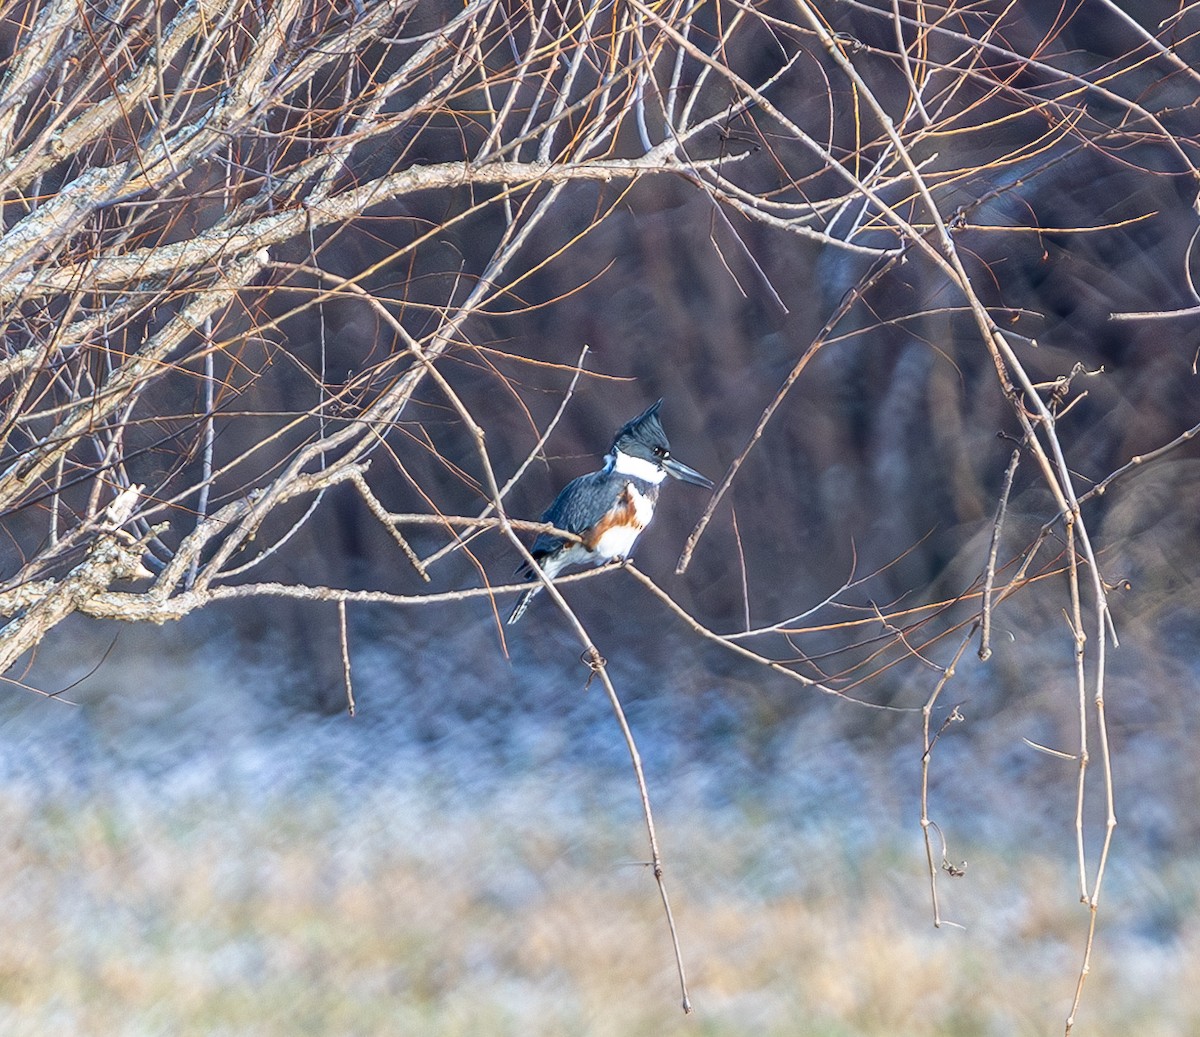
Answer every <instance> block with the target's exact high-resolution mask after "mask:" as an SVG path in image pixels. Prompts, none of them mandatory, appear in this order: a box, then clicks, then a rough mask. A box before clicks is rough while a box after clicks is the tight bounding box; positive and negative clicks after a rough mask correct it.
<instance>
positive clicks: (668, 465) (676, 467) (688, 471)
mask: <svg viewBox="0 0 1200 1037" xmlns="http://www.w3.org/2000/svg"><path fill="white" fill-rule="evenodd" d="M663 468H664V469H665V470H666V473H667V475H669V476H671V478H673V479H680V480H682V481H683V482H690V483H694V484H695V485H697V486H703V487H704V488H705V489H709V490H711V489H712V488H713V483H712V480H711V479H706V478H705V477H704V476H703V475H701V474H700V473H699V472H697V471H696V470H695V469H694V468H689V467H688V466H687V465H685V464H683V463H682V462H680V461H676V460H675V458H673V457H668V458H667V459H666V460H665V461H664V462H663Z"/></svg>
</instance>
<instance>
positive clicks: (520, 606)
mask: <svg viewBox="0 0 1200 1037" xmlns="http://www.w3.org/2000/svg"><path fill="white" fill-rule="evenodd" d="M541 589H542V585H541V584H540V583H539V584H536V585H535V586H533V587H530V588H529V590H527V591H526V592H525V593H524V594H522V595H521V596H520V597H519V598H517V604H516V605H515V606H514V607H513V610H512V615H510V616H509V617H508V622H509V625H512V624H513V623H515V622H516V621H517V620H518V619H520V618H521V617H522V616H523V615H525V610H526V609H527V608H529V603H530V602H531V601H533V599H534V598H535V597H536V596H537V594H538V593H539V592H540V591H541Z"/></svg>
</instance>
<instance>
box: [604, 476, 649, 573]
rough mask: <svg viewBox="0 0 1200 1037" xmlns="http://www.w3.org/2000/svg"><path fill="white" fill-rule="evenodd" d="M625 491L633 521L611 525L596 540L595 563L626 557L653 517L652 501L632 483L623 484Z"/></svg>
mask: <svg viewBox="0 0 1200 1037" xmlns="http://www.w3.org/2000/svg"><path fill="white" fill-rule="evenodd" d="M625 493H626V494H628V496H629V500H630V501H631V502H632V504H633V514H634V521H633V522H632V523H626V524H623V525H620V526H612V527H611V528H609V529H606V530H605V531H604V534H603V535H602V536H601V537H600V539H599V540H597V541H596V549H595V554H596V556H597V557H596V560H595V564H597V565H602V564H604V563H605V562H611V561H612V560H613V559H614V558H628V557H629V554H630V552H631V551H632V550H633V544H634V541H636V540H637V538H638V536H639V535H640V534H641V532H642V530H643V529H645V528H646V526H648V525H649V524H650V520H651V519H652V518H653V517H654V501H653V500H652V499H651V498H649V497H647V496H646V495H645V494H644V493H642V492H641V491H640V490H638V488H637V486H635V485H634V484H633V483H626V484H625Z"/></svg>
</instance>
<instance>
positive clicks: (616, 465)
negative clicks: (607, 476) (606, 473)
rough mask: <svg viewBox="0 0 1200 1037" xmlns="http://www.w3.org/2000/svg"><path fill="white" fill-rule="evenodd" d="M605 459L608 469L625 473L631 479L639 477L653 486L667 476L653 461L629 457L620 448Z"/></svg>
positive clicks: (619, 473)
mask: <svg viewBox="0 0 1200 1037" xmlns="http://www.w3.org/2000/svg"><path fill="white" fill-rule="evenodd" d="M605 460H606V461H607V462H608V467H609V469H610V470H612V471H614V472H616V473H617V474H618V475H627V476H629V477H630V478H631V479H640V480H641V481H642V482H648V483H652V484H653V485H655V486H657V485H658V484H659V483H660V482H662V481H663V480H664V479H665V478H666V477H667V473H666V472H665V471H664V470H663V469H662V468H660V467H659V466H658V465H656V464H655V463H654V462H653V461H646V460H643V459H642V458H640V457H631V456H630V455H629V454H626V453H624V452H623V451H620V450H615V451H613V452H612V453H611V454H609V455H608V457H607V458H605Z"/></svg>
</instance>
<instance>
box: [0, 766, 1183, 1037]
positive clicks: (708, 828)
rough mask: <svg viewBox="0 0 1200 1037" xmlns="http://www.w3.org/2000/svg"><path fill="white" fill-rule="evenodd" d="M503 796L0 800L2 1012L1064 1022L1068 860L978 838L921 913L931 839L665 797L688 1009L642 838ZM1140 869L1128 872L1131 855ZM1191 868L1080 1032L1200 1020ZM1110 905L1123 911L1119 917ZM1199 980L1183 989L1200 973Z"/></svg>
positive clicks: (949, 1031)
mask: <svg viewBox="0 0 1200 1037" xmlns="http://www.w3.org/2000/svg"><path fill="white" fill-rule="evenodd" d="M544 792H545V790H544V788H541V789H539V782H538V780H537V778H536V777H530V778H526V779H521V780H520V781H518V782H517V783H516V787H514V788H510V789H508V790H506V791H504V792H503V793H490V794H488V795H486V796H482V797H473V796H471V795H469V794H465V795H463V797H462V799H461V801H460V802H458V803H457V805H453V804H450V805H448V804H447V802H446V797H445V794H444V793H445V790H444V789H443V790H441V791H439V790H437V789H432V788H430V789H422V788H407V789H397V788H388V787H378V788H374V789H368V790H363V791H362V795H361V796H360V797H359V798H357V799H356V800H354V801H349V800H347V799H346V798H345V797H344V796H341V797H335V795H334V794H332V793H330V792H327V791H323V790H321V789H320V788H317V789H315V790H314V791H313V794H312V795H311V796H306V797H297V796H296V795H295V794H294V793H288V794H286V795H273V794H270V793H269V792H268V793H267V794H266V795H265V796H264V797H263V798H256V797H255V796H254V795H252V794H246V795H230V796H219V795H218V796H216V798H211V797H212V796H213V795H214V794H215V793H212V792H210V793H208V794H201V795H197V796H193V797H191V798H188V797H186V796H184V797H177V796H174V795H171V794H165V795H159V794H158V792H157V791H156V790H155V789H154V788H153V787H152V785H151V784H147V785H146V786H145V787H142V788H140V789H135V790H134V791H133V792H132V793H130V792H128V791H127V790H126V791H118V790H115V789H114V790H112V791H111V792H109V793H101V794H96V793H93V792H81V793H80V795H79V797H78V801H77V802H76V803H75V804H73V805H71V806H70V807H69V808H65V809H64V807H63V806H62V804H61V801H59V802H57V803H55V802H50V803H47V802H46V801H45V800H39V799H38V798H37V797H31V796H29V795H25V796H8V797H6V798H5V799H3V800H0V819H2V824H3V831H4V832H6V833H7V835H6V838H5V840H4V843H3V849H2V859H0V875H2V876H3V879H2V880H0V882H2V885H0V911H2V912H3V915H4V919H5V932H6V934H7V937H6V939H5V941H4V942H3V945H2V947H0V993H2V1002H3V1008H2V1009H0V1026H2V1027H3V1030H4V1032H5V1033H9V1034H44V1033H48V1032H55V1033H59V1034H97V1033H105V1034H158V1033H162V1034H221V1033H239V1034H246V1033H252V1034H263V1035H274V1034H280V1035H283V1034H288V1035H294V1034H305V1033H313V1034H401V1033H402V1034H478V1033H488V1034H521V1035H536V1034H564V1033H587V1034H594V1035H610V1034H611V1035H614V1037H615V1035H626V1034H663V1035H669V1034H675V1033H689V1034H696V1033H699V1034H705V1035H724V1034H731V1035H732V1034H747V1033H755V1034H789V1035H808V1034H811V1035H830V1037H832V1035H852V1034H862V1035H876V1034H878V1035H883V1034H888V1035H912V1037H923V1035H935V1034H945V1035H954V1037H969V1035H972V1034H980V1035H982V1034H1011V1035H1019V1034H1034V1033H1049V1032H1054V1031H1055V1030H1056V1029H1057V1028H1058V1025H1059V1020H1060V1018H1061V1016H1062V1015H1063V1013H1064V1011H1065V1008H1066V1005H1067V1003H1068V997H1069V993H1070V990H1069V988H1070V982H1071V973H1072V968H1073V967H1074V966H1075V965H1076V956H1077V951H1078V947H1077V945H1078V938H1077V937H1078V932H1079V921H1080V919H1079V917H1078V915H1077V913H1076V912H1075V911H1072V910H1070V903H1069V898H1068V897H1067V896H1066V895H1065V889H1064V888H1063V887H1064V883H1065V882H1066V881H1068V877H1067V876H1066V874H1065V873H1064V869H1063V868H1062V867H1061V862H1052V861H1049V860H1046V859H1044V858H1041V857H1039V856H1038V855H1036V854H1034V853H1029V854H1027V855H1023V856H1014V857H1013V858H1011V859H1008V860H999V859H996V858H991V859H987V858H981V859H979V860H975V861H973V862H972V865H971V869H970V871H969V873H968V876H967V878H965V879H963V880H961V882H958V883H955V884H954V886H953V888H952V890H951V891H950V894H949V900H950V902H951V911H952V912H954V913H955V917H957V918H958V919H959V920H961V921H963V922H965V923H966V924H967V928H966V929H965V930H962V931H960V930H954V929H945V930H942V931H934V930H932V929H931V928H930V926H929V925H928V921H927V915H928V908H927V905H926V903H925V900H924V897H925V891H924V882H923V876H922V874H921V870H922V861H921V857H920V854H919V851H918V849H917V846H916V845H915V844H914V845H913V846H911V847H906V848H905V850H904V852H902V853H897V852H892V851H889V850H887V849H886V848H877V849H875V850H872V851H870V852H868V853H865V854H864V853H856V852H853V851H851V850H849V849H848V848H846V847H845V846H844V845H841V844H839V841H838V840H837V839H836V838H830V837H826V836H825V835H822V834H820V833H810V834H807V835H803V836H802V835H799V834H797V832H796V831H795V830H794V829H789V827H788V826H787V825H786V824H785V823H784V822H783V821H782V820H781V819H779V818H774V819H772V818H767V817H762V816H760V817H752V816H750V815H749V814H748V813H747V812H745V811H738V812H732V811H730V810H723V811H719V812H718V811H711V812H707V813H704V812H701V813H699V814H697V813H693V812H690V811H689V812H682V813H676V812H668V815H669V816H668V818H667V819H666V820H665V824H664V828H665V832H664V838H665V841H666V844H667V846H668V847H669V848H670V849H671V851H672V852H671V858H672V862H673V866H674V871H673V875H674V885H675V889H676V891H677V901H678V903H677V908H678V913H679V918H680V923H681V925H682V929H683V938H684V941H685V954H686V957H687V961H688V963H689V965H690V967H691V971H692V976H691V981H692V992H693V997H694V1000H695V1003H696V1005H697V1014H696V1015H695V1016H694V1017H691V1018H685V1017H683V1016H682V1014H681V1013H680V1012H679V1011H678V1008H677V1006H676V1004H675V988H674V983H673V976H672V966H671V960H670V952H669V946H668V943H667V937H666V933H665V930H664V927H663V924H662V919H661V915H660V910H659V908H658V905H657V903H656V898H655V896H654V891H653V883H652V881H651V880H650V878H649V877H648V876H647V875H645V874H644V872H643V869H641V868H640V867H639V866H637V864H636V863H634V862H635V860H636V857H637V855H639V854H640V852H641V849H640V832H639V831H638V830H637V828H636V825H635V824H626V823H625V821H624V820H617V819H615V818H614V817H613V816H612V813H611V812H605V811H603V810H597V811H595V812H594V813H593V814H572V813H571V812H569V811H567V812H564V813H563V814H562V815H560V816H557V817H556V816H554V815H550V816H545V815H539V805H538V799H537V797H538V795H539V794H544ZM1134 878H1135V879H1136V876H1134ZM1196 878H1197V876H1196V873H1195V871H1194V870H1187V869H1177V871H1176V873H1175V874H1172V875H1159V876H1157V877H1156V882H1157V883H1158V886H1159V889H1160V894H1161V896H1167V895H1168V892H1169V891H1171V890H1173V893H1172V894H1171V895H1172V896H1173V897H1174V898H1175V900H1176V901H1178V902H1179V903H1183V904H1185V905H1186V907H1184V908H1182V909H1181V911H1182V916H1181V917H1182V921H1181V924H1180V926H1179V929H1178V935H1177V937H1176V939H1175V940H1174V941H1173V942H1171V943H1169V944H1165V943H1164V944H1154V943H1150V942H1148V941H1145V940H1138V939H1137V937H1136V936H1135V935H1133V933H1134V931H1135V930H1134V928H1133V927H1126V926H1125V925H1124V924H1123V923H1122V922H1115V921H1114V922H1111V923H1110V924H1111V925H1112V926H1113V927H1114V929H1115V930H1116V931H1112V932H1110V933H1109V934H1108V935H1107V938H1106V939H1105V943H1104V950H1103V953H1101V954H1100V956H1099V962H1098V968H1097V970H1096V973H1095V974H1094V975H1093V977H1092V979H1091V980H1090V985H1089V998H1088V1001H1087V1002H1086V1009H1087V1010H1086V1014H1085V1016H1084V1018H1083V1019H1082V1020H1081V1024H1080V1025H1081V1026H1082V1027H1083V1030H1084V1032H1096V1033H1131V1032H1137V1033H1138V1034H1140V1035H1155V1034H1163V1035H1166V1034H1178V1033H1184V1032H1195V1031H1196V1028H1197V1026H1200V998H1198V997H1197V996H1196V993H1195V991H1196V990H1200V983H1198V982H1196V981H1197V980H1200V953H1198V951H1200V946H1198V944H1197V938H1196V926H1195V924H1196V915H1195V911H1194V909H1193V908H1192V906H1191V903H1192V901H1193V900H1194V897H1195V894H1196V891H1197V888H1198V887H1197V884H1196ZM1115 913H1116V912H1115V910H1114V915H1115ZM1189 980H1191V981H1192V982H1189Z"/></svg>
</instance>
